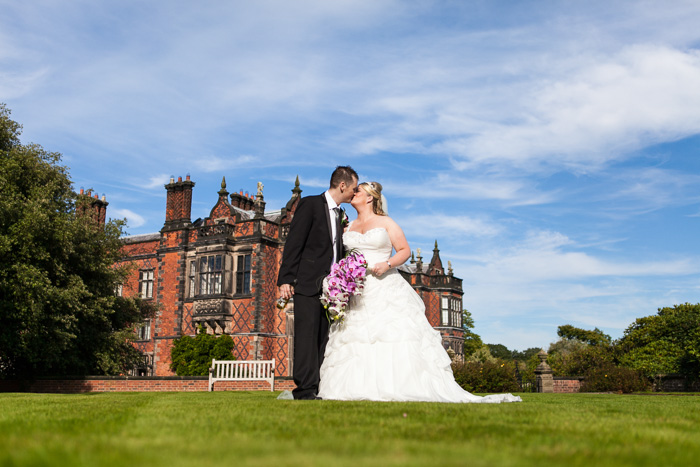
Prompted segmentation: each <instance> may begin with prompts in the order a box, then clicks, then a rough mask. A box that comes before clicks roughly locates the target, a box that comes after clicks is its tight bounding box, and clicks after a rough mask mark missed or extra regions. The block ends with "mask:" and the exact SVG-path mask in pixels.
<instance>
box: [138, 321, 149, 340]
mask: <svg viewBox="0 0 700 467" xmlns="http://www.w3.org/2000/svg"><path fill="white" fill-rule="evenodd" d="M136 340H137V341H149V340H151V319H150V318H148V319H145V320H144V322H143V323H142V324H141V325H139V326H137V327H136Z"/></svg>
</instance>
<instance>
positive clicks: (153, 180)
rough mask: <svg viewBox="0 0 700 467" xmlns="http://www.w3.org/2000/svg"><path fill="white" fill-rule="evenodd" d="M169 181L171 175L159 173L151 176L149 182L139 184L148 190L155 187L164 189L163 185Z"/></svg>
mask: <svg viewBox="0 0 700 467" xmlns="http://www.w3.org/2000/svg"><path fill="white" fill-rule="evenodd" d="M168 183H170V175H166V174H158V175H154V176H152V177H149V179H148V182H147V183H145V184H143V185H141V184H139V185H138V186H139V187H141V188H145V189H147V190H152V189H154V188H158V189H162V188H163V186H164V185H167V184H168Z"/></svg>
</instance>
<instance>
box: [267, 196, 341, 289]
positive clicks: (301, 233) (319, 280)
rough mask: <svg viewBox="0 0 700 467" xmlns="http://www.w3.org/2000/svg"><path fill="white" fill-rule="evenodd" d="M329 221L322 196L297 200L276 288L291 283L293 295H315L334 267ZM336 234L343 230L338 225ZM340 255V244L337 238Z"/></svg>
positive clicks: (331, 220)
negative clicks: (332, 266)
mask: <svg viewBox="0 0 700 467" xmlns="http://www.w3.org/2000/svg"><path fill="white" fill-rule="evenodd" d="M331 222H336V220H335V219H332V218H331V215H330V213H329V210H328V203H327V201H326V196H325V195H324V194H321V195H316V196H306V197H304V198H302V199H301V201H299V206H297V209H296V212H295V213H294V218H293V219H292V224H291V225H290V227H289V234H288V236H287V242H286V244H285V246H284V253H283V255H282V266H281V267H280V272H279V276H278V278H277V285H278V286H280V285H282V284H291V285H293V286H294V293H296V294H300V295H305V296H308V297H311V296H314V295H318V294H319V293H320V292H321V288H322V286H323V279H324V278H325V277H326V276H327V275H328V273H329V272H330V269H331V265H332V264H333V238H332V237H331V235H332V234H331V232H332V230H331ZM337 231H338V235H339V236H340V235H341V234H342V229H341V227H340V226H338V229H337ZM338 247H339V248H340V251H339V255H338V258H341V256H340V255H341V254H342V241H340V237H338Z"/></svg>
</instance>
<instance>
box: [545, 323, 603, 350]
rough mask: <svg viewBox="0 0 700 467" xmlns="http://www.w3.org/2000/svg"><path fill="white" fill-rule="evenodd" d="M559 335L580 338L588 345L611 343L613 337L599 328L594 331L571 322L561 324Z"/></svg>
mask: <svg viewBox="0 0 700 467" xmlns="http://www.w3.org/2000/svg"><path fill="white" fill-rule="evenodd" d="M557 335H558V336H559V337H561V338H562V339H568V340H578V341H581V342H584V343H586V344H588V345H610V344H611V343H612V339H611V338H610V336H609V335H607V334H605V333H604V332H603V331H601V330H600V329H598V328H595V329H594V330H592V331H588V330H586V329H581V328H577V327H574V326H572V325H570V324H565V325H563V326H559V328H558V329H557Z"/></svg>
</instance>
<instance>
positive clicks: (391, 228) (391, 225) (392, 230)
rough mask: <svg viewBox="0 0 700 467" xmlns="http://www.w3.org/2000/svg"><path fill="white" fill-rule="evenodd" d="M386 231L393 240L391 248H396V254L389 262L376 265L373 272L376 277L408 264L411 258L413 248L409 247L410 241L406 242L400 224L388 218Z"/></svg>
mask: <svg viewBox="0 0 700 467" xmlns="http://www.w3.org/2000/svg"><path fill="white" fill-rule="evenodd" d="M385 228H386V231H387V233H388V234H389V239H390V240H391V246H393V247H394V250H396V253H395V254H394V256H392V257H391V258H389V261H385V262H383V263H377V264H375V265H374V268H373V271H374V274H375V275H376V276H381V275H382V274H384V273H386V272H387V271H388V270H389V269H391V268H395V267H397V266H401V265H402V264H403V263H405V262H406V260H407V259H408V258H410V257H411V247H409V246H408V241H406V236H405V235H404V233H403V230H401V227H399V224H397V223H396V222H394V221H393V220H392V219H391V218H389V217H387V218H386V225H385Z"/></svg>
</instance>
